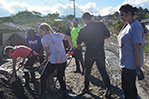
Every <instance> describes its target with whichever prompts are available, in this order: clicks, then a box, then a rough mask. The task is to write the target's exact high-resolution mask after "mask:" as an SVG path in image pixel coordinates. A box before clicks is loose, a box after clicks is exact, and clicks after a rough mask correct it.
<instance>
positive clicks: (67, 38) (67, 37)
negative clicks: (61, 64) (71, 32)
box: [63, 35, 73, 48]
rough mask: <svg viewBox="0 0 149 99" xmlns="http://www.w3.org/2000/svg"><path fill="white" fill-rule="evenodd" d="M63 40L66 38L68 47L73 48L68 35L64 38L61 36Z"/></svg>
mask: <svg viewBox="0 0 149 99" xmlns="http://www.w3.org/2000/svg"><path fill="white" fill-rule="evenodd" d="M63 40H67V41H68V43H69V47H70V48H73V43H72V39H71V37H70V36H68V35H65V36H64V38H63Z"/></svg>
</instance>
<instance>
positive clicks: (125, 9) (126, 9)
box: [119, 4, 138, 16]
mask: <svg viewBox="0 0 149 99" xmlns="http://www.w3.org/2000/svg"><path fill="white" fill-rule="evenodd" d="M119 11H123V12H125V13H128V12H130V13H131V14H132V16H134V15H135V12H137V11H138V9H137V8H136V7H132V6H131V5H129V4H125V5H122V6H121V7H120V9H119Z"/></svg>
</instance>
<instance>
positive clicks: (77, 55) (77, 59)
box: [73, 48, 84, 72]
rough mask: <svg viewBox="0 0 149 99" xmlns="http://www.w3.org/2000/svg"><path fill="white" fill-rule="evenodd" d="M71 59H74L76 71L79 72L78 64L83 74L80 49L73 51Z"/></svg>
mask: <svg viewBox="0 0 149 99" xmlns="http://www.w3.org/2000/svg"><path fill="white" fill-rule="evenodd" d="M73 57H74V58H75V63H76V71H80V63H81V66H82V70H83V72H84V61H83V55H82V48H80V49H75V50H74V55H73Z"/></svg>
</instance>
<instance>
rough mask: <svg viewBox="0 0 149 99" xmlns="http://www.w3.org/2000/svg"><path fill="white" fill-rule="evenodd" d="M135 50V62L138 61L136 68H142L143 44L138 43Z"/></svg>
mask: <svg viewBox="0 0 149 99" xmlns="http://www.w3.org/2000/svg"><path fill="white" fill-rule="evenodd" d="M134 49H135V60H136V66H141V54H140V52H141V51H140V49H141V44H140V43H137V44H136V45H135V46H134Z"/></svg>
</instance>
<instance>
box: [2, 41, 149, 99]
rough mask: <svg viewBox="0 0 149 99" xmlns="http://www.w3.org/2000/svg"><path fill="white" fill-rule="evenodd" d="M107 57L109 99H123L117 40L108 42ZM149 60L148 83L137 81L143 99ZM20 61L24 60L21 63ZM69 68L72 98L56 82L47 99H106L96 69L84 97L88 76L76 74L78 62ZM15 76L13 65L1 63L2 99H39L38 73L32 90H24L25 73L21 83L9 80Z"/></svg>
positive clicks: (147, 97)
mask: <svg viewBox="0 0 149 99" xmlns="http://www.w3.org/2000/svg"><path fill="white" fill-rule="evenodd" d="M105 53H106V68H107V72H108V74H109V76H110V80H111V84H112V88H113V94H112V95H111V97H109V99H122V96H123V91H122V89H121V68H120V63H119V59H118V47H117V42H116V40H115V39H108V40H106V41H105ZM148 60H149V58H148V56H145V66H144V67H143V72H144V74H145V79H144V80H142V81H138V80H137V88H138V92H139V96H140V98H141V99H149V76H148V75H149V69H148V68H149V64H148ZM19 61H20V60H19ZM69 61H70V64H68V66H67V68H66V71H65V74H66V75H65V76H66V85H67V90H68V91H67V92H68V95H67V96H66V95H64V94H63V93H62V92H61V91H60V90H59V88H60V87H59V83H58V81H57V80H56V78H54V82H55V83H54V87H53V88H52V89H50V88H48V89H49V90H48V93H47V96H48V97H47V99H66V98H67V99H104V93H105V85H104V83H103V81H102V78H101V75H100V73H99V71H98V69H97V67H96V64H94V65H93V68H92V72H91V75H90V92H89V93H88V94H81V92H82V90H83V88H84V75H82V74H80V73H73V71H75V68H76V66H75V62H74V59H72V60H70V59H68V63H69ZM11 72H12V61H11V60H10V59H7V60H5V61H3V62H1V63H0V99H39V91H40V81H39V77H40V75H39V74H38V73H36V78H37V81H36V83H34V84H33V83H30V87H29V88H27V87H23V84H24V78H23V75H22V74H23V73H22V70H21V69H20V71H18V74H17V75H18V79H17V80H16V81H14V80H13V79H11V80H10V81H8V78H9V76H10V74H11Z"/></svg>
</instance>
